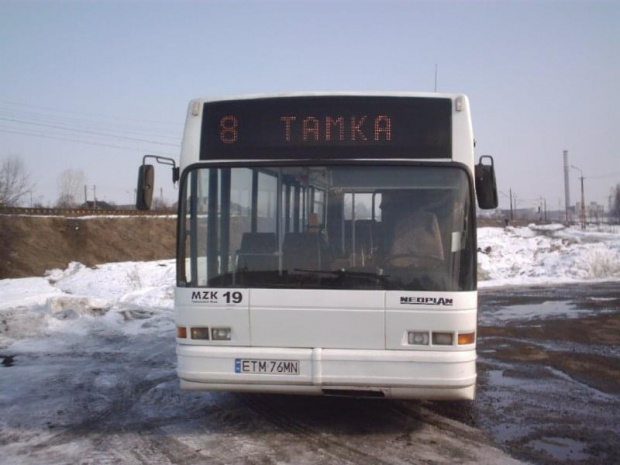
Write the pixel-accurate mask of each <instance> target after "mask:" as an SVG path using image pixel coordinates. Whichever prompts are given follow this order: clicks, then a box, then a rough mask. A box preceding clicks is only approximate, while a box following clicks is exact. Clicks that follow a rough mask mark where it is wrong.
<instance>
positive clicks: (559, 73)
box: [0, 0, 620, 210]
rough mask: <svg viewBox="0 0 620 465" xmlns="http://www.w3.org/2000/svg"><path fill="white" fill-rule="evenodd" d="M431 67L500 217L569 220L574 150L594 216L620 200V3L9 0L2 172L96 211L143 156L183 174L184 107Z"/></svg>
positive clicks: (167, 190)
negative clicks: (75, 186)
mask: <svg viewBox="0 0 620 465" xmlns="http://www.w3.org/2000/svg"><path fill="white" fill-rule="evenodd" d="M436 65H437V70H438V73H437V90H438V91H440V92H459V93H465V94H466V95H468V97H469V99H470V103H471V108H472V117H473V123H474V131H475V137H476V141H477V146H476V156H477V157H478V156H481V155H487V154H490V155H493V156H494V158H495V165H496V170H497V183H498V189H499V191H500V207H504V208H506V207H508V205H509V200H508V195H509V193H510V191H512V192H513V194H514V195H515V196H516V199H517V206H518V207H519V208H521V207H536V206H538V205H539V203H540V199H541V198H544V199H545V200H546V202H547V208H548V209H549V210H552V209H556V208H560V207H561V208H563V205H564V174H563V159H562V153H563V151H564V150H568V153H569V158H570V163H571V164H572V165H575V166H576V167H577V168H579V169H581V170H582V172H583V176H584V177H585V196H586V203H589V202H591V201H596V202H598V203H600V204H603V205H605V207H607V205H608V199H609V195H610V190H611V188H612V187H613V186H615V185H616V184H620V151H619V149H618V143H617V133H618V129H619V128H618V124H619V123H620V92H618V83H620V2H616V1H482V0H480V1H467V0H463V1H434V2H419V1H403V0H401V1H394V0H372V1H371V0H340V1H337V0H331V1H323V0H314V1H309V0H297V1H296V0H262V1H259V0H254V1H250V0H246V1H241V0H222V1H136V0H134V1H127V0H125V1H113V0H108V1H87V0H84V1H51V0H50V1H23V0H22V1H12V0H3V1H2V2H0V160H1V159H4V158H6V157H15V156H16V157H19V158H20V159H21V160H22V161H23V163H24V165H25V167H26V169H27V170H28V171H29V172H30V174H31V177H32V181H33V182H34V183H35V186H34V189H33V195H32V201H33V202H35V203H43V204H53V203H55V201H56V200H57V198H58V195H59V190H58V181H59V177H60V174H61V173H62V172H63V171H65V170H69V169H71V170H75V171H83V173H84V175H85V176H86V180H87V184H88V195H89V200H92V194H93V193H94V192H96V195H97V199H98V200H107V201H112V202H115V203H118V204H126V203H132V202H133V201H134V189H135V186H136V180H137V167H138V165H139V164H140V163H141V160H142V156H143V155H144V154H146V153H150V154H161V155H168V156H171V157H175V158H177V159H178V153H179V150H180V142H181V136H182V131H183V125H184V122H185V116H186V112H187V105H188V103H189V101H190V100H191V99H192V98H196V97H206V96H221V95H239V94H253V93H268V92H283V91H347V90H350V91H424V92H428V91H433V90H434V86H435V66H436ZM579 176H580V172H579V171H578V170H576V169H571V173H570V186H571V203H574V202H575V201H576V200H579V179H578V177H579ZM169 178H170V174H169V172H168V170H167V169H163V167H162V168H160V169H159V170H158V176H157V180H156V182H157V185H156V192H157V195H160V194H162V193H163V196H164V198H165V199H166V200H167V201H169V202H172V201H175V200H176V197H177V195H178V193H177V191H176V190H175V189H174V187H173V186H172V183H171V180H170V179H169ZM93 188H94V189H93ZM25 203H26V204H29V203H30V199H27V200H26V202H25Z"/></svg>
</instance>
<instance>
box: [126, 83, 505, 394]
mask: <svg viewBox="0 0 620 465" xmlns="http://www.w3.org/2000/svg"><path fill="white" fill-rule="evenodd" d="M488 159H489V161H490V164H489V163H485V164H483V163H482V162H481V163H479V164H478V165H474V138H473V131H472V124H471V118H470V111H469V102H468V99H467V97H465V96H464V95H453V94H422V93H389V94H387V93H385V94H376V93H375V94H367V93H362V94H360V93H349V94H341V93H337V94H335V93H329V94H322V93H317V94H286V95H260V96H247V97H240V98H222V99H197V100H193V101H192V102H190V105H189V111H188V115H187V123H186V126H185V133H184V137H183V144H182V149H181V158H180V167H179V168H180V185H179V192H180V196H179V210H178V214H179V220H178V250H177V287H176V294H175V307H176V308H175V311H176V324H177V340H176V341H177V356H178V369H177V370H178V375H179V378H180V380H181V388H182V389H187V390H203V389H204V390H224V391H245V392H248V391H259V392H273V393H291V394H293V393H294V394H325V395H351V396H360V397H362V396H372V397H389V398H418V399H473V398H474V394H475V386H476V320H477V292H476V249H477V248H476V215H475V210H476V207H475V200H476V197H477V199H478V204H479V206H480V207H481V208H495V207H496V206H497V194H496V188H495V175H494V169H493V164H492V158H491V157H488ZM160 161H161V160H160ZM179 168H175V172H176V175H177V176H176V177H177V178H178V177H179ZM152 176H153V167H152V165H146V164H144V162H143V166H142V167H141V169H140V176H139V193H140V196H139V197H140V198H139V199H138V206H139V208H148V206H149V204H150V198H151V196H152Z"/></svg>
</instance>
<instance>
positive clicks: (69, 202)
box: [56, 169, 86, 208]
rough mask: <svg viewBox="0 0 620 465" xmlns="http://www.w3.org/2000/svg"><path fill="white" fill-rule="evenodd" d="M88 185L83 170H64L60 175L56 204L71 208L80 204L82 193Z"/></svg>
mask: <svg viewBox="0 0 620 465" xmlns="http://www.w3.org/2000/svg"><path fill="white" fill-rule="evenodd" d="M85 185H86V176H85V175H84V172H83V171H76V170H71V169H69V170H64V171H63V172H62V173H60V175H59V176H58V200H57V201H56V206H57V207H60V208H71V207H75V206H76V205H78V204H79V203H80V202H79V200H78V199H79V198H80V195H81V193H82V192H83V191H84V186H85Z"/></svg>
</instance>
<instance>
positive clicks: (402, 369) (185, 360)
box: [177, 344, 476, 400]
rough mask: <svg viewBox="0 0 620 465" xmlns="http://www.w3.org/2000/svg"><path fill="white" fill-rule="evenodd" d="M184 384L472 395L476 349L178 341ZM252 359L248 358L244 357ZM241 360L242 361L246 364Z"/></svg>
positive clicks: (418, 396)
mask: <svg viewBox="0 0 620 465" xmlns="http://www.w3.org/2000/svg"><path fill="white" fill-rule="evenodd" d="M177 356H178V367H177V373H178V375H179V378H180V379H181V388H182V389H184V390H209V391H241V392H271V393H286V394H314V395H325V394H336V395H337V394H341V393H347V395H355V394H356V393H359V395H360V396H366V395H376V396H381V397H391V398H400V399H407V398H409V399H435V400H471V399H473V398H474V395H475V386H476V352H475V350H465V351H464V350H459V351H404V350H403V351H398V350H344V349H321V348H315V349H288V348H262V347H213V346H203V345H200V346H199V345H187V344H178V345H177ZM247 361H270V362H271V361H292V362H299V363H298V364H297V373H296V374H279V373H277V372H274V373H248V372H242V371H241V372H240V370H239V365H240V363H243V362H247ZM247 363H251V362H247ZM247 363H246V365H247Z"/></svg>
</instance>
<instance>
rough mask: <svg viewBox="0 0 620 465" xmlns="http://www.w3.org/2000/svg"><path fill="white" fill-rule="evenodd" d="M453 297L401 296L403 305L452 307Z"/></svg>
mask: <svg viewBox="0 0 620 465" xmlns="http://www.w3.org/2000/svg"><path fill="white" fill-rule="evenodd" d="M452 302H453V299H444V298H443V297H401V298H400V304H401V305H443V306H446V307H452Z"/></svg>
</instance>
